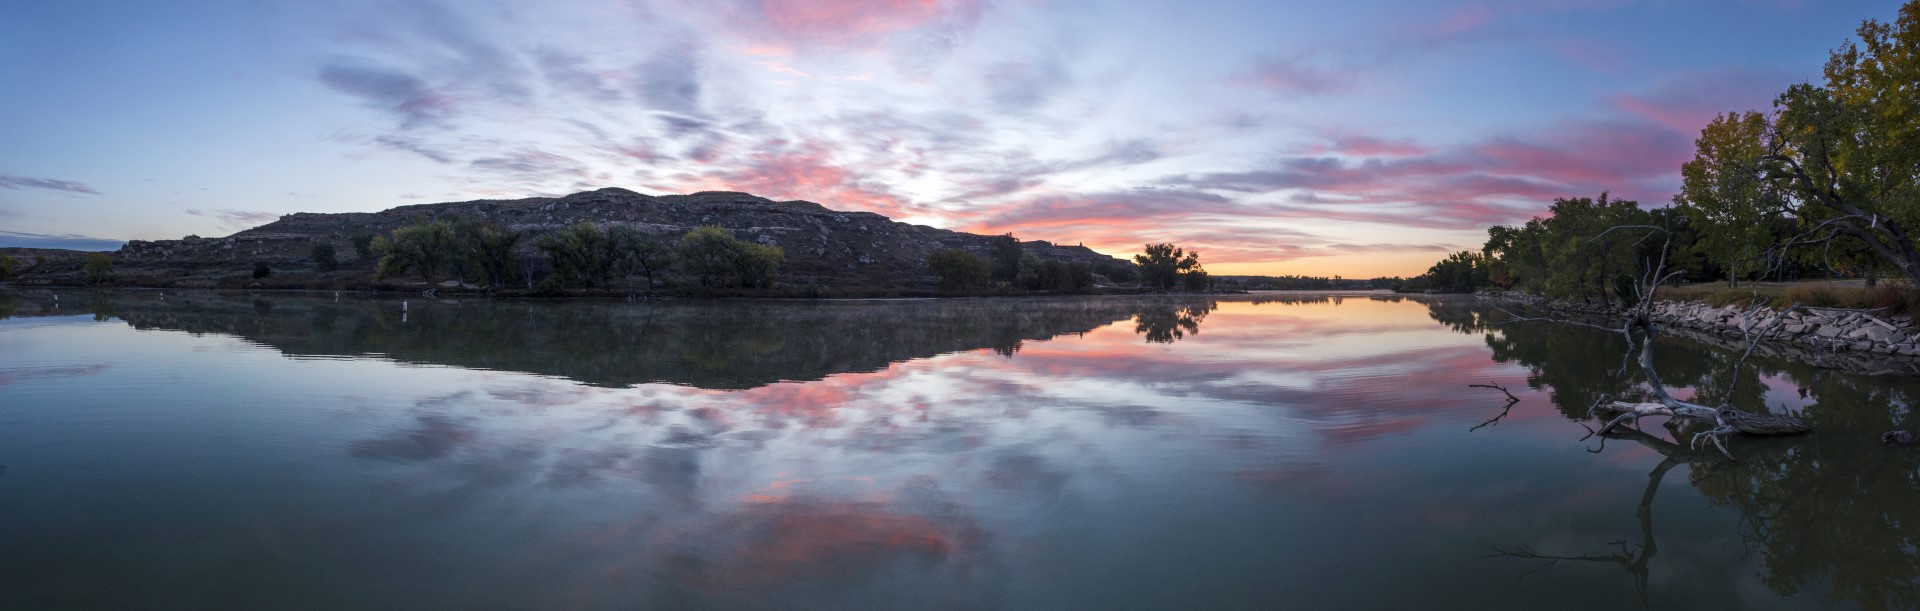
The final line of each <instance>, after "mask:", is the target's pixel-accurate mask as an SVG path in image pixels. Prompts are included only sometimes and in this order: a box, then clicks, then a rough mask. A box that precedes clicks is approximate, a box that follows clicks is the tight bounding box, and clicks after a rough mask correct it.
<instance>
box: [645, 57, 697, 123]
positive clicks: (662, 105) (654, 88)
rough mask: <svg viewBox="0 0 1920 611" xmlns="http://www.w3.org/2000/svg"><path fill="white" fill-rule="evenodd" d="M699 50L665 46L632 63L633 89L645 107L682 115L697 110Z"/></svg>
mask: <svg viewBox="0 0 1920 611" xmlns="http://www.w3.org/2000/svg"><path fill="white" fill-rule="evenodd" d="M700 62H701V59H700V49H699V48H698V47H696V46H694V45H691V44H677V45H671V46H668V47H667V48H665V49H662V50H660V51H658V52H655V53H654V54H653V55H652V56H651V57H648V58H647V59H646V60H645V61H642V62H640V64H639V65H637V66H634V70H633V73H634V79H633V90H634V94H636V95H638V96H639V97H640V100H641V102H643V103H644V104H645V105H646V107H647V108H651V109H654V110H665V111H670V112H676V113H682V114H694V113H698V112H699V110H700V97H701V82H700Z"/></svg>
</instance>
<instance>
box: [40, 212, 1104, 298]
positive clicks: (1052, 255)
mask: <svg viewBox="0 0 1920 611" xmlns="http://www.w3.org/2000/svg"><path fill="white" fill-rule="evenodd" d="M456 217H466V218H474V219H479V220H482V221H487V222H492V223H497V224H500V225H503V226H506V227H508V228H511V229H515V230H519V231H523V232H527V233H528V234H529V235H530V236H537V235H538V234H541V233H546V232H550V231H554V230H557V229H561V228H564V227H566V226H568V225H572V224H574V223H578V222H588V223H593V224H595V225H598V226H600V227H602V228H605V227H611V226H614V225H629V226H633V227H635V228H638V229H640V230H641V231H643V232H646V233H648V234H652V235H654V236H656V237H658V238H659V239H662V240H677V239H678V238H679V236H681V235H683V234H685V233H686V232H687V231H691V230H692V229H694V228H696V227H700V226H703V225H718V226H720V227H723V228H725V229H727V230H728V231H729V232H731V233H733V234H734V236H736V237H739V238H741V239H745V240H751V241H754V242H758V243H761V244H767V245H773V246H779V247H781V248H782V249H784V250H785V252H786V264H785V265H784V266H783V268H782V271H781V280H780V282H781V283H782V284H786V285H817V286H824V287H867V288H918V287H929V286H932V285H933V284H934V283H935V282H936V280H937V279H936V278H935V277H934V276H933V275H932V273H931V272H930V271H929V270H928V269H927V266H926V263H925V262H926V258H927V255H928V254H931V253H932V252H933V251H936V250H940V249H945V248H960V249H964V250H968V251H972V252H975V253H976V254H981V255H984V254H985V253H986V250H987V245H988V241H989V240H990V239H991V236H984V235H976V234H971V233H964V232H958V231H951V230H946V229H938V228H934V227H928V226H925V225H912V224H908V223H901V222H897V221H894V220H892V219H889V218H887V217H885V216H882V215H879V214H875V213H872V212H846V211H837V210H832V209H829V208H827V207H825V206H822V205H820V204H817V203H813V202H807V201H774V200H770V199H767V198H763V197H758V196H754V195H750V194H747V193H735V192H701V193H693V194H689V195H646V194H641V193H636V192H633V191H629V190H626V189H619V188H606V189H600V190H597V191H587V192H582V193H575V194H572V195H568V196H565V197H533V198H526V199H516V200H475V201H466V202H449V203H438V204H419V205H410V206H400V207H396V208H391V209H388V210H384V211H380V212H352V213H332V214H327V213H304V212H303V213H295V214H289V215H286V216H282V217H280V219H279V220H276V221H273V222H271V223H267V224H265V225H261V226H259V227H254V228H252V229H247V230H244V231H240V232H238V233H235V234H233V235H231V236H227V237H220V238H199V237H193V236H189V237H187V238H184V239H179V240H153V241H147V240H134V241H131V242H128V243H127V245H126V246H124V247H122V248H121V249H120V250H119V251H118V252H116V253H114V265H115V271H116V274H117V276H118V278H119V282H118V283H119V284H122V285H134V286H156V287H183V288H215V287H240V286H249V285H250V284H252V278H251V276H250V273H251V271H252V270H253V267H254V265H255V263H256V262H260V261H264V262H267V263H268V264H269V265H270V266H271V267H272V269H273V270H274V274H275V276H276V280H275V281H274V282H279V283H285V282H290V281H293V280H297V279H299V278H300V277H303V276H304V277H305V278H308V279H321V280H326V279H329V278H330V279H332V280H334V282H333V283H332V285H333V286H339V285H340V284H341V283H342V282H343V281H345V279H349V278H362V277H364V276H366V274H367V270H368V269H370V268H371V263H372V262H371V261H365V260H361V259H360V258H359V257H358V256H357V255H356V253H355V252H354V249H353V246H352V243H351V240H352V237H353V236H354V235H356V234H363V233H373V234H386V233H387V232H390V231H392V230H394V229H398V228H400V227H404V226H406V225H409V224H413V223H417V222H421V221H429V220H436V219H451V218H456ZM534 242H535V240H534V239H528V240H525V241H523V243H522V245H521V248H522V249H524V250H528V251H531V250H533V249H534ZM319 243H326V244H332V245H334V248H335V251H336V252H337V253H338V258H339V261H340V264H341V267H342V268H343V269H342V270H341V271H339V272H331V273H326V272H320V271H319V270H317V269H316V268H315V266H314V265H313V262H312V261H311V259H310V256H311V252H312V248H313V245H314V244H319ZM1022 246H1023V247H1024V248H1025V249H1026V250H1027V251H1029V252H1032V253H1034V254H1035V255H1036V256H1038V257H1040V258H1042V259H1051V260H1064V261H1077V262H1082V263H1086V264H1088V265H1092V266H1096V267H1097V266H1100V265H1112V264H1116V263H1120V262H1121V261H1120V260H1119V259H1115V258H1113V257H1110V256H1107V255H1103V254H1100V253H1098V252H1094V251H1093V250H1092V249H1088V248H1085V247H1082V246H1061V245H1056V244H1052V243H1049V242H1045V241H1029V242H1024V243H1022ZM58 267H59V269H49V270H45V271H46V272H47V273H37V274H36V273H29V274H27V275H26V276H25V277H23V278H21V279H20V280H19V282H20V283H21V284H25V285H63V284H65V285H72V284H80V283H82V282H84V277H83V276H81V275H80V271H79V269H78V266H77V265H73V266H58ZM329 274H331V275H329ZM289 275H292V276H293V277H292V278H290V277H289ZM321 284H325V283H321ZM269 286H271V284H269Z"/></svg>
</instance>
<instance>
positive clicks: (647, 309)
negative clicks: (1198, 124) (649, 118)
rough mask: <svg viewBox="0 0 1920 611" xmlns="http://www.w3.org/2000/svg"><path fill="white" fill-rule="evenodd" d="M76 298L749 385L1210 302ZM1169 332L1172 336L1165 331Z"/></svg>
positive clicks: (325, 343) (135, 294) (563, 366)
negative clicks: (640, 302) (405, 302)
mask: <svg viewBox="0 0 1920 611" xmlns="http://www.w3.org/2000/svg"><path fill="white" fill-rule="evenodd" d="M60 294H61V295H62V296H63V297H64V298H65V301H68V302H71V303H70V305H71V306H82V307H86V308H87V310H88V311H93V312H95V313H96V314H97V315H103V316H117V317H119V318H121V319H124V320H126V321H127V322H128V323H129V324H131V325H133V326H134V327H136V328H141V329H172V330H181V331H188V332H192V333H221V334H227V335H233V336H237V337H242V338H246V339H248V340H250V341H254V342H258V343H261V344H265V345H268V346H272V347H274V348H276V349H279V350H280V351H282V352H284V353H287V354H294V355H340V356H361V355H379V356H383V357H387V358H392V359H395V360H399V361H406V362H419V363H433V364H444V365H453V366H458V367H467V368H476V369H501V370H513V371H525V372H530V373H539V374H546V375H556V376H563V377H567V378H571V379H574V380H578V381H582V382H585V383H588V384H594V385H599V386H627V385H631V384H637V383H646V382H667V383H675V384H686V385H692V386H699V387H703V388H750V387H755V386H760V385H764V384H769V383H772V382H777V381H781V380H811V379H820V378H823V377H826V376H828V375H832V374H835V373H843V372H864V371H877V370H880V369H884V368H886V367H887V365H888V364H890V363H894V362H899V361H904V360H909V359H917V358H926V357H931V356H935V355H938V354H943V353H948V352H956V351H964V350H975V349H981V348H991V349H994V350H998V351H1000V352H1002V353H1003V354H1009V355H1011V354H1013V353H1014V352H1015V351H1016V350H1018V349H1019V347H1020V345H1021V344H1022V343H1023V342H1026V341H1036V340H1045V339H1049V338H1053V337H1056V336H1059V335H1062V334H1070V333H1084V332H1087V331H1091V330H1093V329H1096V328H1099V327H1102V326H1105V325H1108V324H1111V323H1113V322H1114V321H1118V320H1125V319H1128V318H1131V317H1134V316H1135V314H1136V313H1138V312H1141V311H1142V310H1143V309H1150V310H1154V312H1155V313H1152V314H1148V315H1147V316H1146V318H1149V319H1154V320H1159V318H1158V316H1159V314H1158V312H1159V310H1160V309H1161V308H1162V307H1163V306H1165V309H1166V310H1167V311H1168V312H1171V313H1172V320H1173V321H1175V322H1173V323H1171V324H1173V325H1176V326H1177V325H1182V324H1184V325H1185V327H1184V328H1183V329H1182V330H1181V331H1179V333H1177V334H1176V333H1172V332H1169V334H1170V335H1179V334H1184V333H1190V332H1192V331H1193V330H1194V329H1196V328H1197V326H1198V321H1199V319H1200V318H1201V317H1204V316H1205V314H1206V312H1209V311H1211V310H1212V308H1213V304H1212V302H1211V301H1207V302H1193V303H1188V302H1182V301H1163V300H1150V301H1148V300H1133V299H1098V298H1085V299H968V300H901V301H870V302H859V303H847V302H765V301H762V302H691V303H689V302H669V303H654V304H644V305H635V304H631V303H625V302H607V301H597V302H564V303H549V302H530V301H499V300H492V301H490V300H484V299H443V300H421V299H412V300H409V301H410V303H409V306H410V307H409V309H408V311H407V312H406V315H405V316H404V317H403V316H402V314H401V307H400V303H399V300H396V299H349V300H346V301H335V300H334V299H333V297H332V296H313V295H297V294H260V295H248V294H243V293H211V292H204V293H203V292H168V293H162V292H158V291H119V292H117V293H116V292H95V293H81V292H63V293H60ZM0 295H6V296H8V297H9V298H11V299H12V300H13V301H11V302H10V303H13V304H15V305H11V306H8V307H9V308H11V309H13V310H15V311H18V312H20V313H21V315H39V314H49V313H55V311H54V310H53V308H52V303H53V300H52V296H53V293H45V294H39V293H25V292H23V293H0ZM1169 341H1170V340H1169Z"/></svg>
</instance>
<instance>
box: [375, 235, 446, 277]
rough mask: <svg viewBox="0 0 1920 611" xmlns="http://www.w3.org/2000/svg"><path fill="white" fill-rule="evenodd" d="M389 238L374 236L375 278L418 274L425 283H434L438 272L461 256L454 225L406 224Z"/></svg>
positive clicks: (444, 269) (438, 274)
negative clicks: (376, 264)
mask: <svg viewBox="0 0 1920 611" xmlns="http://www.w3.org/2000/svg"><path fill="white" fill-rule="evenodd" d="M390 235H391V237H376V238H374V240H373V242H372V243H371V245H370V247H371V249H372V251H373V254H375V255H378V256H379V257H380V263H379V265H378V266H377V267H375V268H374V277H375V278H388V277H391V276H397V275H400V274H405V273H407V272H418V273H419V274H420V277H421V278H422V279H424V280H426V281H427V284H435V283H437V282H439V280H440V273H441V272H443V271H446V270H447V268H448V266H449V265H451V264H452V262H453V261H454V259H455V258H457V257H458V256H459V255H460V252H459V251H460V249H459V245H458V241H459V240H458V238H457V237H456V236H455V234H454V230H453V225H451V224H449V223H447V222H446V221H432V222H426V223H419V224H415V225H409V226H406V227H401V228H399V229H395V230H393V232H392V233H391V234H390Z"/></svg>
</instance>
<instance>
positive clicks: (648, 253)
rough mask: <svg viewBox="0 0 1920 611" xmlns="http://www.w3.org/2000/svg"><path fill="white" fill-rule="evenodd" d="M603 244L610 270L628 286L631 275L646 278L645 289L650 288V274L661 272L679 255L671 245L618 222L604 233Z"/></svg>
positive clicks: (630, 281)
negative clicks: (605, 239) (619, 224)
mask: <svg viewBox="0 0 1920 611" xmlns="http://www.w3.org/2000/svg"><path fill="white" fill-rule="evenodd" d="M607 237H608V240H607V244H608V246H609V247H611V248H612V249H613V252H612V253H611V256H610V258H611V259H612V260H613V268H614V271H615V272H617V273H619V274H620V276H621V277H622V278H626V279H627V281H628V284H629V285H631V284H632V281H633V276H634V275H635V274H643V275H645V276H646V277H647V285H646V288H647V290H653V281H654V274H657V273H660V272H664V271H666V270H667V269H668V268H669V267H671V266H672V265H673V262H674V261H675V260H676V259H678V258H679V256H678V254H677V253H675V252H674V251H673V247H671V246H668V245H667V244H666V243H665V242H661V241H660V240H656V239H653V237H652V236H648V235H647V234H645V233H643V232H641V231H640V230H639V229H636V228H634V227H631V226H626V225H621V226H618V227H614V228H613V229H612V230H611V231H609V232H608V236H607Z"/></svg>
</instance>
